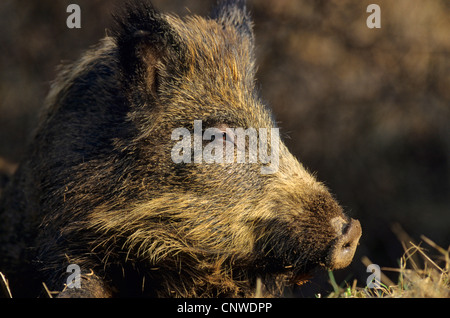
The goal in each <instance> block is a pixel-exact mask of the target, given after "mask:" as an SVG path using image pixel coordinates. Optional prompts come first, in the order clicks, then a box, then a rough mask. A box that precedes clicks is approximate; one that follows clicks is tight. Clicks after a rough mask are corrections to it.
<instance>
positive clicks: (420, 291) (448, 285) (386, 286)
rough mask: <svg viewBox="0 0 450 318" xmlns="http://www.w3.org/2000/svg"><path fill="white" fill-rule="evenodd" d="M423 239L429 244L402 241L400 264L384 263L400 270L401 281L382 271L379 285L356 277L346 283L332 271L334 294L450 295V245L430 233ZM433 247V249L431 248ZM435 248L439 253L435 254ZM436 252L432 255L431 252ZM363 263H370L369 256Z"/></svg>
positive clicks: (332, 295) (343, 296)
mask: <svg viewBox="0 0 450 318" xmlns="http://www.w3.org/2000/svg"><path fill="white" fill-rule="evenodd" d="M421 239H422V240H423V242H424V243H426V245H427V246H428V247H425V246H423V245H424V244H423V242H422V243H420V244H414V243H412V242H409V243H408V244H406V243H403V247H404V249H405V253H404V254H403V256H402V257H401V258H400V262H399V268H387V267H384V268H383V267H382V268H381V270H382V271H391V272H397V273H398V282H397V283H394V282H392V281H391V280H390V279H389V278H388V277H387V276H386V275H384V274H383V273H382V272H381V277H380V281H381V282H380V287H379V288H368V287H367V286H366V287H357V281H356V280H354V281H353V283H352V285H351V286H350V285H348V284H346V286H345V287H341V286H338V285H337V283H336V281H335V280H334V276H333V274H332V272H330V283H331V285H332V286H333V292H332V293H330V294H329V295H328V297H331V298H450V246H449V247H448V248H447V249H444V248H442V247H440V246H438V245H437V244H436V243H434V242H433V241H432V240H430V239H428V238H427V237H424V236H422V237H421ZM429 247H431V248H432V250H429V249H428V248H429ZM432 252H434V253H436V252H437V254H432ZM432 255H433V256H432ZM363 263H364V265H366V266H367V265H368V264H371V261H370V260H369V259H368V258H364V259H363Z"/></svg>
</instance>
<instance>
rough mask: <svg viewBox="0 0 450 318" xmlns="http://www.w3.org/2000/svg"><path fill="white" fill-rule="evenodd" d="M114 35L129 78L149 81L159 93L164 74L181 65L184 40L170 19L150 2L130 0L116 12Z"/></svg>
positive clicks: (151, 88) (130, 79) (149, 87)
mask: <svg viewBox="0 0 450 318" xmlns="http://www.w3.org/2000/svg"><path fill="white" fill-rule="evenodd" d="M114 19H115V21H116V27H115V29H114V30H113V35H114V37H115V41H116V44H117V48H118V56H119V62H120V64H121V66H122V71H123V74H124V80H125V81H131V82H133V84H135V83H136V81H139V82H142V83H145V84H146V85H147V89H148V90H149V92H151V93H156V92H157V90H158V85H159V84H160V81H161V77H162V74H163V73H164V74H166V73H167V72H168V70H169V68H170V67H175V66H174V65H178V64H179V60H180V58H181V56H182V51H183V49H182V43H181V41H180V40H179V36H178V34H177V33H176V32H175V30H174V29H173V28H172V27H171V26H170V24H169V23H168V22H167V20H166V19H165V18H164V17H163V16H162V15H161V14H160V13H159V12H157V11H156V10H155V9H154V8H153V6H152V5H150V4H147V3H137V2H136V3H128V4H127V5H126V6H125V10H124V11H123V12H122V13H119V14H117V15H114Z"/></svg>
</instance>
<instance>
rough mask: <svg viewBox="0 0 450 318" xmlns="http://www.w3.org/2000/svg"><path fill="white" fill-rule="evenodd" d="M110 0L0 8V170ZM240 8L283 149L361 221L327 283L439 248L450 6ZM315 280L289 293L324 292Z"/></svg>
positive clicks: (21, 1)
mask: <svg viewBox="0 0 450 318" xmlns="http://www.w3.org/2000/svg"><path fill="white" fill-rule="evenodd" d="M71 3H77V4H78V5H80V7H81V26H82V28H81V29H68V28H67V27H66V19H67V17H68V15H69V13H66V8H67V6H68V5H69V4H71ZM121 3H122V1H119V0H116V1H100V0H59V1H54V0H40V1H30V0H2V1H1V2H0V29H1V30H2V32H1V34H0V48H1V57H0V171H1V172H3V173H11V172H12V171H13V170H14V168H15V164H16V163H17V162H18V161H19V160H20V157H21V154H22V153H23V150H24V146H25V144H26V141H27V138H28V136H29V135H30V133H31V132H32V129H33V128H34V127H35V125H36V122H37V115H38V111H39V109H40V107H41V106H42V103H43V100H44V98H45V96H46V94H47V93H48V90H49V87H50V81H51V80H53V79H54V78H55V76H56V67H57V65H59V64H60V63H61V62H64V61H71V60H75V59H77V58H78V57H79V56H80V54H81V53H82V52H83V51H84V50H86V49H87V48H88V47H89V46H91V45H93V44H95V43H97V41H98V40H99V39H100V38H102V37H103V36H105V34H106V32H107V29H108V28H109V27H111V25H112V23H111V22H112V19H111V15H110V13H111V12H113V11H114V9H115V8H116V7H117V6H118V5H120V4H121ZM153 3H154V5H155V6H156V7H157V8H158V9H160V10H161V11H164V12H173V13H176V14H179V15H186V14H191V13H193V14H199V15H208V14H209V12H210V9H211V8H212V6H213V5H214V3H215V1H214V0H213V1H204V0H181V1H180V0H177V1H175V0H171V1H168V0H154V1H153ZM371 3H376V4H378V5H379V6H380V8H381V29H369V28H367V26H366V19H367V17H368V16H369V13H367V12H366V8H367V6H368V5H369V4H371ZM248 7H249V9H250V11H251V13H252V16H253V19H254V23H255V28H254V30H255V34H256V44H257V51H256V53H257V64H258V65H259V71H258V80H259V84H260V86H261V92H262V95H263V97H264V99H265V100H266V101H267V103H268V104H269V105H270V106H271V107H272V109H273V112H274V115H275V117H276V120H277V121H278V123H279V126H280V127H281V132H282V133H283V135H284V137H285V141H286V143H287V145H288V147H289V148H290V149H291V151H292V152H293V153H294V154H295V155H296V156H297V157H298V158H299V160H300V161H301V162H302V163H303V164H304V165H305V166H306V167H307V168H308V169H309V170H310V171H311V172H314V173H315V174H316V175H317V177H318V179H319V180H321V181H323V182H324V183H325V184H326V185H328V186H329V188H330V189H331V191H332V192H333V193H334V194H335V196H336V198H337V199H338V201H339V202H340V203H341V204H342V205H343V206H344V207H345V209H346V211H347V212H348V214H349V215H350V216H352V217H353V218H358V219H359V220H360V221H361V224H362V227H363V237H362V239H361V243H360V246H359V248H358V250H357V254H356V256H355V259H354V262H353V264H352V265H351V267H350V268H348V269H346V270H341V271H338V272H336V273H335V276H336V280H337V281H338V282H339V281H340V280H343V279H346V280H348V281H350V282H351V281H352V280H353V279H358V285H361V286H364V285H365V280H366V278H367V275H369V274H368V273H366V267H365V265H363V264H362V262H361V258H362V257H363V256H367V257H368V258H369V259H370V260H371V261H372V262H373V263H376V264H379V265H380V266H381V267H383V266H387V267H396V266H398V259H399V258H400V257H401V256H402V254H403V248H402V245H401V243H400V241H401V240H406V241H408V240H413V241H415V242H420V235H425V236H427V237H428V238H430V239H432V240H433V241H435V242H436V243H437V244H439V245H440V246H442V247H444V248H447V247H448V246H449V244H450V169H449V157H450V2H449V1H446V0H428V1H421V0H396V1H388V0H370V1H364V0H314V1H313V0H277V1H269V0H265V1H262V0H257V1H256V0H253V1H249V2H248ZM2 182H4V181H2ZM407 236H409V237H407ZM393 278H394V280H395V273H394V274H393ZM326 280H327V277H322V278H321V277H319V278H317V279H316V280H313V281H312V282H311V283H310V284H306V286H305V287H303V286H302V287H299V288H298V289H296V290H295V292H296V294H298V295H306V296H308V295H311V292H310V290H313V294H312V295H314V293H317V292H320V291H323V292H326V291H327V288H328V289H329V288H330V287H329V286H328V287H327V286H326V284H323V282H324V281H326Z"/></svg>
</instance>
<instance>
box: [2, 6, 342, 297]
mask: <svg viewBox="0 0 450 318" xmlns="http://www.w3.org/2000/svg"><path fill="white" fill-rule="evenodd" d="M124 12H125V13H123V14H121V15H119V18H117V21H118V22H117V27H116V28H115V30H114V32H113V34H112V36H108V37H106V38H104V39H103V40H102V41H101V42H100V43H99V44H98V45H97V46H95V47H93V48H92V49H90V50H89V51H87V52H86V53H85V54H84V55H83V57H82V58H81V59H80V60H79V61H77V62H75V63H74V64H71V65H67V66H64V67H63V68H62V69H61V71H60V74H59V76H58V77H57V79H56V80H55V81H54V83H53V85H52V88H51V91H50V93H49V96H48V98H47V101H46V106H45V109H44V111H43V113H42V118H41V120H40V124H39V127H38V128H37V130H36V133H35V135H34V138H33V140H32V141H31V143H30V146H29V150H28V152H27V157H26V160H24V161H23V162H22V164H21V165H20V167H19V169H18V171H17V173H16V174H15V177H14V179H13V180H12V182H11V184H10V185H9V187H8V188H7V189H6V190H5V193H4V195H3V198H2V207H1V209H2V210H0V231H1V232H0V233H1V234H0V253H1V254H0V256H1V257H0V270H1V271H4V272H5V273H6V274H7V276H8V277H9V279H10V283H11V286H12V290H13V292H17V294H18V295H21V296H22V295H23V296H33V295H36V294H37V291H38V290H39V289H40V285H41V282H45V283H46V284H47V285H48V286H49V287H50V288H51V289H53V290H57V291H61V290H63V288H64V283H65V282H66V278H67V275H68V274H67V273H66V267H67V265H69V264H78V265H79V266H80V267H81V270H82V286H84V288H85V289H84V290H81V291H80V290H77V289H65V290H64V291H63V292H62V293H61V294H60V296H62V297H78V296H95V297H99V296H103V297H110V296H140V295H147V296H159V297H170V296H176V297H213V296H250V295H252V294H253V293H254V292H255V287H256V281H257V279H258V278H260V279H261V281H262V282H263V285H264V290H265V293H266V294H267V295H279V294H280V292H281V291H282V288H283V286H284V285H285V284H286V283H289V282H295V281H296V279H297V280H298V278H299V277H301V276H302V275H303V274H306V273H309V272H310V271H311V270H312V269H314V268H316V267H318V266H332V265H330V264H331V261H330V252H329V251H330V249H331V247H332V246H333V244H334V242H336V240H337V236H338V234H337V232H336V229H335V228H333V226H332V225H331V224H330V220H331V219H333V218H336V217H339V218H342V220H348V218H347V217H346V216H345V215H344V214H343V212H342V209H341V208H340V207H339V205H338V204H337V203H336V201H335V200H334V199H333V197H332V196H331V195H330V194H329V192H328V190H327V189H326V188H325V186H323V185H322V184H321V183H319V182H317V181H316V180H315V178H314V177H313V176H312V175H311V174H309V173H308V172H307V171H306V170H305V169H304V168H303V167H302V165H301V164H300V163H299V162H298V161H297V160H296V159H295V158H294V157H293V156H292V155H291V154H290V152H289V151H288V150H287V149H286V147H285V146H284V144H283V143H281V144H280V156H279V157H280V160H279V169H278V171H276V172H275V173H273V174H261V172H260V168H261V165H262V163H245V164H195V163H180V164H176V163H174V162H173V160H172V159H171V156H170V155H171V149H172V147H173V146H174V143H175V141H173V140H171V132H172V131H173V130H174V129H175V128H178V127H186V128H188V129H192V126H193V121H194V120H202V122H203V123H204V127H219V126H220V125H225V126H227V127H243V128H245V129H246V128H249V127H253V128H256V129H257V128H271V127H275V126H276V125H275V123H274V121H273V119H272V115H271V114H270V111H269V109H268V108H267V107H266V106H265V104H264V103H263V102H262V100H261V99H260V97H259V94H258V90H257V89H256V86H255V71H256V69H255V64H254V43H253V42H254V40H253V33H252V25H251V21H250V18H249V15H248V13H247V11H246V9H245V4H244V3H243V2H241V1H236V2H232V1H226V2H224V3H223V4H221V5H220V6H219V7H218V9H216V11H215V12H214V13H213V14H212V17H211V18H202V17H198V16H191V17H186V18H179V17H177V16H174V15H164V14H160V13H158V12H156V11H155V10H154V9H153V8H152V7H151V6H150V5H146V4H138V5H128V6H127V8H126V10H125V11H124Z"/></svg>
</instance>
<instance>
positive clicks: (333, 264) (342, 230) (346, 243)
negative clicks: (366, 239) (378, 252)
mask: <svg viewBox="0 0 450 318" xmlns="http://www.w3.org/2000/svg"><path fill="white" fill-rule="evenodd" d="M331 223H332V226H333V228H335V230H336V232H337V233H338V238H337V239H336V241H335V243H334V244H333V246H332V247H331V250H330V252H329V257H328V264H327V267H329V268H330V269H340V268H344V267H347V266H348V265H349V264H350V262H351V261H352V259H353V256H354V254H355V251H356V247H357V245H358V242H359V238H360V237H361V233H362V231H361V224H360V223H359V221H358V220H354V219H350V221H348V222H347V221H345V220H343V219H342V218H340V217H337V218H334V219H333V220H332V221H331Z"/></svg>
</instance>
